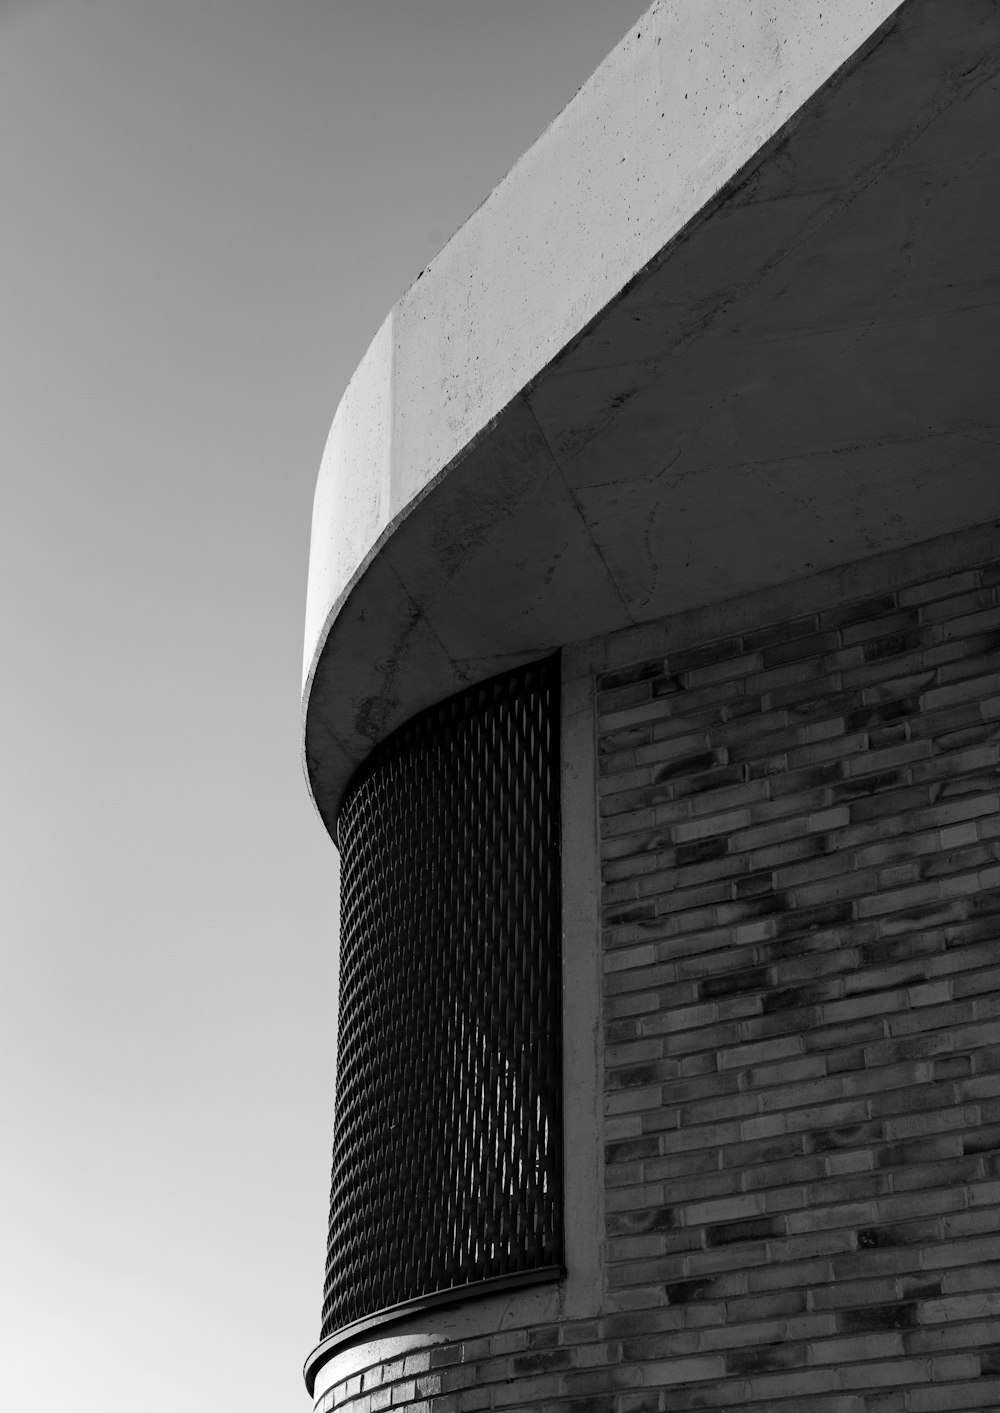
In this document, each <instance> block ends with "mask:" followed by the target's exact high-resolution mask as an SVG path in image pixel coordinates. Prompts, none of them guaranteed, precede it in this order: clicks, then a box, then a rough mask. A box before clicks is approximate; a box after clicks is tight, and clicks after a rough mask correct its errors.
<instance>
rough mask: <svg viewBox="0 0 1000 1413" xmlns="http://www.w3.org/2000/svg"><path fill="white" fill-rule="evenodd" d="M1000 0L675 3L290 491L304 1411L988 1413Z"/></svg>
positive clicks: (415, 291) (421, 312)
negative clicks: (320, 1246)
mask: <svg viewBox="0 0 1000 1413" xmlns="http://www.w3.org/2000/svg"><path fill="white" fill-rule="evenodd" d="M998 56H1000V11H998V9H997V6H996V4H995V3H993V0H950V3H949V4H947V5H945V4H944V3H942V0H906V3H903V4H896V3H889V0H844V3H841V4H838V5H836V6H830V5H826V4H823V3H821V0H805V3H803V0H767V3H766V4H762V5H752V6H751V5H747V6H733V5H732V4H729V3H728V0H703V3H699V4H697V5H695V4H693V3H690V0H659V2H658V3H656V4H654V5H653V6H652V7H651V9H650V10H649V11H648V13H647V14H646V15H645V16H644V17H643V19H642V20H641V21H640V22H639V23H638V24H637V25H636V26H635V28H634V29H633V30H632V31H630V33H629V34H628V35H626V37H625V39H624V40H623V41H622V43H621V45H619V47H618V48H617V49H616V50H615V51H614V52H613V53H612V54H611V55H610V56H609V57H608V59H607V60H606V61H605V63H604V64H603V65H602V66H601V68H600V69H598V71H597V72H596V74H595V75H594V76H593V77H592V79H591V80H590V81H589V82H588V84H587V85H585V87H584V88H583V89H582V90H581V92H580V94H579V95H578V96H577V98H576V99H575V100H574V101H573V103H572V104H570V106H569V107H568V108H567V109H566V110H565V112H564V113H563V114H562V115H561V116H560V118H559V119H557V121H556V122H555V123H554V124H553V126H552V127H551V128H550V129H549V130H548V131H547V132H546V134H545V135H544V137H543V138H542V139H541V140H540V141H539V142H538V143H537V144H536V146H535V147H534V148H532V149H531V150H530V151H529V152H528V153H527V154H526V155H525V156H524V157H523V158H522V160H521V161H520V162H519V163H518V165H517V166H516V167H515V168H514V170H513V171H512V172H511V173H510V175H509V176H508V177H507V178H506V179H505V181H504V182H502V183H501V184H500V186H499V187H498V188H497V189H496V190H495V191H494V193H493V194H492V196H491V197H490V198H489V199H488V200H487V202H486V203H484V205H483V206H482V207H481V208H480V209H479V210H478V211H477V212H476V213H475V215H474V216H473V217H472V218H471V220H470V221H469V222H468V223H467V224H466V226H464V227H463V228H462V229H461V230H460V231H459V232H458V233H457V234H456V235H455V236H454V238H453V239H452V240H451V241H450V242H449V244H448V245H447V246H446V247H445V248H444V250H443V251H442V252H441V253H440V255H439V256H438V257H437V258H436V259H435V261H434V262H432V264H431V265H430V266H429V267H428V269H427V270H425V271H424V272H423V273H422V275H421V277H420V278H419V279H418V281H417V282H416V283H415V284H414V286H413V287H412V288H411V290H410V291H409V292H408V293H407V295H406V296H404V298H403V299H402V300H401V301H400V303H399V304H398V305H397V306H396V307H395V308H394V309H393V310H392V312H391V313H390V315H389V317H388V319H387V320H386V323H385V324H384V325H383V327H382V329H381V330H380V331H379V333H378V334H377V335H376V338H375V340H374V341H373V343H372V345H371V347H370V348H369V350H368V352H367V354H366V355H365V357H364V359H363V360H362V362H361V364H360V365H359V368H358V370H357V372H356V374H355V376H354V378H353V380H352V382H351V384H350V386H349V388H348V390H347V392H346V393H345V396H344V398H343V400H342V402H341V404H340V406H339V408H338V409H337V413H336V416H335V419H334V423H333V428H332V430H331V434H330V439H329V442H328V445H327V450H326V454H325V456H324V461H323V466H322V469H321V473H320V479H319V484H318V487H317V493H316V503H315V511H314V521H313V540H312V550H311V562H310V581H309V600H308V608H307V636H306V675H305V697H304V700H305V711H304V734H305V764H306V773H307V777H308V781H309V787H310V790H311V792H312V795H313V799H314V801H315V803H316V806H317V809H318V812H319V814H320V816H321V819H322V820H323V822H324V824H325V825H326V827H327V829H328V831H329V832H330V835H331V838H332V839H333V841H334V842H335V844H336V845H337V847H338V849H339V850H340V854H341V870H342V872H341V880H342V881H341V894H342V895H341V935H340V939H339V947H340V981H339V997H338V1037H339V1039H338V1061H337V1086H336V1095H335V1096H331V1102H332V1103H333V1104H334V1107H335V1138H334V1155H333V1180H332V1194H331V1216H330V1238H329V1247H328V1256H327V1274H326V1286H325V1292H324V1306H323V1311H322V1318H321V1328H320V1330H319V1340H318V1343H317V1344H316V1346H315V1348H314V1349H313V1351H312V1353H311V1354H310V1355H309V1358H308V1360H307V1363H306V1383H307V1386H308V1389H309V1392H310V1394H311V1395H312V1396H313V1398H314V1400H315V1403H316V1407H317V1408H318V1409H320V1410H323V1413H326V1410H331V1409H343V1410H348V1413H374V1410H377V1409H381V1408H392V1409H396V1408H399V1409H405V1410H418V1409H419V1410H422V1413H464V1410H476V1409H486V1408H489V1409H511V1410H520V1413H527V1411H528V1410H538V1409H556V1410H564V1413H639V1410H667V1409H670V1410H674V1409H676V1410H683V1409H694V1408H722V1409H724V1408H733V1409H735V1408H741V1409H742V1408H750V1409H756V1410H758V1413H763V1410H765V1409H772V1408H774V1409H776V1410H778V1409H800V1408H801V1409H810V1410H817V1413H876V1410H877V1413H937V1410H944V1409H971V1408H988V1407H997V1406H1000V1234H998V1233H1000V967H998V966H997V956H998V941H1000V536H998V533H997V531H998V522H1000V455H998V447H1000V411H998V400H997V397H996V392H995V384H996V371H995V370H996V368H997V367H998V366H1000V348H998V342H1000V340H998V335H997V327H998V324H997V319H996V304H997V298H998V293H1000V260H998V256H997V248H998V247H997V242H996V239H995V231H996V229H997V226H998V224H1000V222H998V216H1000V200H998V196H1000V192H998V185H1000V173H998V170H997V164H996V162H995V154H994V151H993V149H994V145H995V141H994V133H995V114H996V101H997V87H998V72H1000V57H998Z"/></svg>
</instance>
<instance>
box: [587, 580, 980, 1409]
mask: <svg viewBox="0 0 1000 1413" xmlns="http://www.w3.org/2000/svg"><path fill="white" fill-rule="evenodd" d="M998 584H1000V569H998V567H997V566H995V565H994V566H986V567H981V568H978V569H974V570H968V571H963V572H959V573H954V574H951V575H949V576H947V577H944V578H939V579H936V580H934V581H932V582H927V583H922V584H915V585H911V586H909V587H906V588H901V589H899V590H897V591H894V592H889V593H880V594H878V595H877V596H876V597H870V598H867V599H862V600H858V601H855V602H850V603H843V604H841V605H838V606H836V607H833V608H829V609H827V610H826V611H824V612H818V613H815V614H812V615H809V616H803V617H799V618H796V619H794V620H793V621H785V622H778V623H773V624H763V625H761V626H759V627H757V628H754V629H753V630H752V631H746V632H741V633H740V634H738V635H736V636H733V637H730V638H727V639H725V640H723V641H717V642H713V643H705V644H703V645H701V646H698V647H695V648H693V649H687V650H684V651H680V652H677V653H671V654H670V655H669V656H668V657H666V658H664V657H657V658H655V659H653V660H649V661H644V662H641V663H637V664H635V665H634V666H632V667H630V668H628V669H626V670H623V671H618V672H615V673H613V674H606V675H605V676H603V677H602V678H601V679H600V681H599V683H598V686H599V693H598V709H599V753H600V782H599V791H600V811H601V836H602V844H601V848H602V877H603V883H604V893H603V923H604V929H605V931H604V946H605V951H604V963H605V981H604V1008H605V1022H606V1029H605V1035H606V1045H607V1050H606V1095H605V1104H606V1113H607V1115H608V1119H607V1138H608V1149H607V1155H606V1156H607V1168H606V1174H607V1207H608V1246H607V1256H608V1266H607V1301H608V1306H609V1308H615V1307H617V1310H618V1311H619V1313H618V1314H617V1315H612V1314H609V1315H608V1317H607V1318H606V1319H605V1320H604V1321H603V1322H602V1330H603V1333H604V1334H605V1335H607V1336H609V1337H614V1338H616V1339H619V1340H620V1341H621V1348H622V1356H621V1357H622V1365H623V1366H627V1365H629V1364H633V1365H635V1364H640V1363H641V1364H642V1366H643V1368H642V1371H641V1374H640V1373H638V1371H637V1374H636V1377H637V1378H638V1379H639V1380H640V1381H641V1383H642V1384H643V1385H644V1386H646V1387H647V1388H649V1389H654V1388H655V1389H660V1390H662V1392H659V1393H657V1394H653V1395H651V1401H650V1402H649V1403H648V1404H641V1405H638V1406H642V1407H649V1408H658V1409H668V1408H669V1409H677V1410H680V1409H689V1408H703V1407H705V1408H721V1407H730V1408H734V1409H735V1408H757V1409H764V1408H770V1407H771V1406H772V1405H773V1406H774V1407H776V1408H782V1409H796V1408H808V1409H811V1410H813V1409H814V1410H817V1411H818V1410H826V1411H827V1413H834V1410H837V1413H840V1410H843V1411H844V1413H862V1410H863V1411H864V1413H867V1410H872V1413H875V1410H878V1413H895V1410H900V1413H925V1410H926V1411H927V1413H930V1410H934V1413H937V1410H944V1409H971V1408H992V1409H997V1408H1000V948H998V946H997V938H998V933H1000V814H998V808H997V806H998V788H1000V773H998V769H997V765H998V761H1000V606H998V605H1000V596H998V588H997V586H998ZM620 1367H621V1366H620ZM609 1406H610V1405H609ZM617 1406H620V1407H622V1408H624V1407H625V1404H624V1403H621V1404H620V1405H617Z"/></svg>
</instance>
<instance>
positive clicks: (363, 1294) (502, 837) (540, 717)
mask: <svg viewBox="0 0 1000 1413" xmlns="http://www.w3.org/2000/svg"><path fill="white" fill-rule="evenodd" d="M558 682H559V676H558V663H557V660H555V659H550V660H548V661H546V662H543V663H538V664H533V665H532V666H530V667H527V668H522V669H519V670H518V671H516V672H512V673H508V674H505V675H504V676H503V677H498V678H494V679H492V680H491V681H489V682H486V683H483V684H482V685H481V686H478V687H475V688H473V689H472V690H470V691H467V692H463V693H461V694H459V695H458V696H455V697H451V698H449V700H448V701H445V702H442V703H441V704H440V705H439V706H437V707H434V708H432V709H431V710H430V711H427V712H424V713H423V714H421V715H420V716H418V717H415V718H414V719H413V720H412V721H410V722H408V723H407V724H406V725H405V726H403V727H402V728H401V729H400V730H399V731H397V732H396V733H395V734H394V735H393V736H392V737H390V738H389V740H388V741H386V742H385V743H384V744H383V745H382V746H380V747H379V748H378V749H377V750H376V751H375V752H374V753H373V755H372V757H371V758H370V759H369V761H368V762H367V764H366V766H365V768H364V770H363V772H362V773H361V775H360V776H359V777H358V778H357V779H356V780H355V781H354V782H352V785H351V788H350V790H349V792H348V794H347V796H346V798H345V801H344V804H343V806H342V808H341V812H340V816H339V819H338V835H339V844H340V849H341V924H340V926H341V940H340V947H341V963H340V965H341V970H340V1014H339V1022H340V1034H339V1043H338V1052H337V1119H336V1127H335V1135H334V1154H333V1180H332V1191H331V1200H330V1242H329V1254H328V1260H327V1276H326V1286H325V1291H324V1305H323V1331H322V1338H324V1339H325V1338H326V1337H327V1336H328V1335H331V1334H333V1333H335V1332H336V1331H339V1330H341V1329H343V1328H344V1327H345V1326H347V1325H351V1324H353V1323H354V1322H356V1321H358V1320H363V1319H365V1318H368V1317H371V1316H372V1315H375V1314H377V1313H378V1312H381V1311H383V1310H388V1309H391V1307H394V1306H397V1305H400V1304H402V1303H403V1302H406V1301H411V1300H415V1299H419V1298H420V1297H425V1296H428V1295H432V1294H436V1293H440V1292H443V1291H448V1290H451V1289H453V1288H455V1287H460V1286H465V1285H470V1284H473V1283H478V1282H480V1281H485V1280H490V1279H493V1278H496V1277H500V1276H518V1275H521V1274H527V1273H531V1272H535V1271H542V1270H545V1269H548V1268H553V1267H556V1266H557V1265H558V1263H559V1261H560V1257H561V1243H560V1231H561V1212H560V1205H561V1192H560V1186H561V1169H560V1117H559V1093H560V1078H559V1058H558V1042H559V822H558V813H559V777H558V770H559V750H558V715H559V714H558Z"/></svg>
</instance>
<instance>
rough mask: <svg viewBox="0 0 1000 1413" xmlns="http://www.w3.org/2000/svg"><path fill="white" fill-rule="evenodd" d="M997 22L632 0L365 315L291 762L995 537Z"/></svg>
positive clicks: (327, 505)
mask: <svg viewBox="0 0 1000 1413" xmlns="http://www.w3.org/2000/svg"><path fill="white" fill-rule="evenodd" d="M998 55H1000V12H998V7H997V5H996V4H995V3H994V0H947V3H946V2H945V0H907V3H905V4H903V5H897V4H895V3H889V2H888V0H838V3H836V4H830V3H829V0H765V2H764V3H758V4H753V5H743V4H734V3H732V0H699V3H697V4H695V3H692V0H661V3H657V4H654V5H653V6H652V8H651V9H650V10H649V11H648V13H647V14H646V15H645V16H644V18H643V19H642V21H640V23H639V24H638V25H637V26H636V27H635V29H634V30H633V31H631V32H630V33H629V34H628V35H627V36H626V37H625V39H624V40H623V41H622V43H621V44H620V45H619V47H618V48H617V49H616V50H615V51H614V52H613V53H612V54H611V55H610V56H609V58H608V59H607V60H606V61H605V63H604V64H603V65H602V66H601V68H600V69H598V71H597V72H596V74H595V75H594V76H593V78H592V79H591V80H590V81H589V82H588V84H587V85H586V86H585V87H584V88H583V89H582V90H581V92H580V93H579V94H578V95H577V97H576V98H575V99H574V101H573V102H572V103H571V104H570V105H569V107H568V108H567V109H566V110H565V111H564V112H563V113H562V115H561V116H560V117H559V118H558V119H557V120H556V122H555V123H554V124H553V125H552V127H551V128H550V129H549V130H548V131H547V132H546V133H545V134H544V136H543V137H542V138H541V139H540V141H539V142H538V143H537V144H536V145H535V146H534V147H533V148H532V149H531V150H530V151H529V152H528V153H527V154H526V156H525V157H524V158H522V160H521V161H520V162H519V163H518V165H517V166H516V167H515V168H514V169H513V171H512V172H511V173H510V174H509V175H508V177H507V178H506V179H505V181H504V182H502V183H501V185H500V186H499V187H498V188H497V189H496V191H494V193H493V194H492V195H491V196H490V198H489V199H488V200H487V201H486V202H485V203H484V205H483V206H482V207H481V208H480V209H479V210H478V211H477V212H476V213H475V215H474V216H473V217H472V218H471V220H470V221H469V222H468V223H467V224H466V225H465V226H464V227H463V228H462V229H461V230H460V231H459V232H458V233H457V234H456V235H455V236H454V238H453V239H452V240H451V241H450V242H449V244H448V245H447V246H446V247H445V248H444V250H443V251H442V252H441V253H440V255H439V256H438V257H437V258H436V259H435V261H434V262H433V263H432V264H431V265H430V267H429V268H428V269H427V270H425V271H424V272H423V274H422V276H421V277H420V278H419V279H418V280H417V281H416V283H415V284H414V285H413V287H412V288H411V289H410V290H409V292H408V293H407V294H406V295H405V296H404V298H403V299H402V300H401V301H400V302H399V304H398V305H397V306H396V307H395V308H394V309H393V311H392V312H391V314H390V315H389V318H388V319H387V321H386V323H385V324H384V325H383V327H382V329H381V330H380V331H379V333H378V335H377V336H376V338H375V340H374V342H373V343H372V345H371V347H370V348H369V350H368V352H367V354H366V355H365V358H364V360H363V361H362V363H361V365H360V367H359V368H358V370H357V372H356V374H355V376H354V378H353V380H352V381H351V384H350V386H349V387H348V390H347V392H346V394H345V396H344V398H343V400H342V402H341V404H340V407H339V408H338V410H337V414H336V417H335V420H334V423H333V428H332V430H331V433H330V438H329V442H328V445H327V449H326V453H325V456H324V460H323V466H322V470H321V473H320V478H319V484H318V487H317V492H316V502H315V511H314V520H313V538H312V549H311V561H310V582H309V600H308V613H307V629H306V683H305V755H306V768H307V774H308V778H309V782H310V787H311V789H312V791H313V797H314V799H315V801H316V804H317V806H318V808H319V811H320V814H321V815H322V817H323V819H324V821H325V822H326V824H327V826H328V828H331V830H332V826H333V821H334V817H335V813H336V809H337V807H338V803H339V800H340V797H341V795H342V793H343V790H344V787H345V785H346V783H347V781H348V780H349V778H350V776H351V774H352V772H353V771H354V769H355V768H356V766H357V765H358V764H359V763H360V762H361V761H362V760H363V759H364V757H365V756H366V755H367V754H368V752H369V751H370V750H371V748H372V746H373V745H374V744H375V743H376V742H377V741H379V740H380V739H382V738H383V737H384V736H385V735H387V734H388V733H389V732H390V731H391V730H393V729H394V728H395V727H396V726H398V725H399V724H400V723H401V722H402V721H403V720H405V719H406V718H407V717H409V716H411V715H412V714H413V713H414V712H416V711H417V710H419V709H420V708H422V707H424V706H426V705H429V704H430V703H431V702H434V701H437V700H440V699H441V698H442V697H444V696H446V695H448V694H449V693H451V692H453V691H455V690H457V689H458V688H460V687H461V686H463V685H464V684H466V683H467V682H469V681H473V680H478V679H480V678H484V677H487V676H489V675H491V674H493V673H495V672H498V671H502V670H503V669H504V668H505V667H507V666H512V665H514V664H516V663H518V662H521V661H524V660H527V659H530V658H532V657H537V656H541V655H543V654H545V653H547V652H549V651H551V650H552V649H554V648H555V647H558V646H559V645H561V644H563V643H567V642H573V641H576V640H579V639H581V638H587V637H592V636H596V635H598V634H603V633H607V632H610V631H613V630H615V629H618V628H623V627H627V626H629V625H631V624H634V623H636V622H640V621H645V620H648V619H653V618H658V617H662V616H665V615H667V614H671V613H675V612H680V611H683V610H686V609H689V608H693V607H697V606H700V605H702V604H706V603H710V602H714V601H718V600H721V599H725V598H728V597H731V596H734V595H738V594H741V593H744V592H749V591H751V590H754V589H757V588H761V587H764V586H766V585H771V584H776V583H780V582H784V581H787V580H789V579H793V578H795V577H797V576H800V575H804V574H808V573H810V572H812V571H814V570H820V569H824V568H829V567H832V566H834V565H837V564H841V563H846V562H848V561H850V560H853V559H858V558H860V557H863V556H866V555H870V554H875V553H879V552H881V551H884V550H888V549H892V548H895V547H898V546H901V545H904V544H907V543H912V542H916V541H919V540H922V539H927V538H930V537H932V536H934V535H937V534H939V533H944V532H946V531H951V530H958V529H961V528H964V527H966V526H969V525H973V524H979V523H983V522H985V521H987V520H993V519H997V518H1000V475H998V463H997V446H998V441H1000V434H998V422H1000V417H998V412H997V398H996V393H995V384H996V368H997V366H998V362H1000V359H998V356H997V355H998V352H1000V350H998V347H997V343H998V339H997V326H998V321H997V309H996V307H995V306H996V303H997V297H998V264H1000V261H998V256H997V248H998V243H997V240H996V231H997V228H998V219H997V218H998V214H1000V201H998V194H1000V193H998V185H1000V175H998V164H997V162H996V157H995V151H994V148H995V129H996V122H995V117H996V111H997V107H996V103H997V92H996V89H997V71H998V62H1000V61H998Z"/></svg>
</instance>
